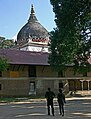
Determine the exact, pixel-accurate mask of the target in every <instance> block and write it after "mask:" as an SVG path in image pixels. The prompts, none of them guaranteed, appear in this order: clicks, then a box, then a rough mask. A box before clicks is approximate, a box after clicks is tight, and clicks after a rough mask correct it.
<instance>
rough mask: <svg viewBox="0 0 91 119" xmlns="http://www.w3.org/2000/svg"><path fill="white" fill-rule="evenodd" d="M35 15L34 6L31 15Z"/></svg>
mask: <svg viewBox="0 0 91 119" xmlns="http://www.w3.org/2000/svg"><path fill="white" fill-rule="evenodd" d="M34 14H35V11H34V6H33V4H32V7H31V15H34Z"/></svg>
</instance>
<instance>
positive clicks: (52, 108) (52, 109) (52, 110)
mask: <svg viewBox="0 0 91 119" xmlns="http://www.w3.org/2000/svg"><path fill="white" fill-rule="evenodd" d="M47 107H48V115H50V107H51V112H52V115H53V116H54V107H53V104H51V105H47Z"/></svg>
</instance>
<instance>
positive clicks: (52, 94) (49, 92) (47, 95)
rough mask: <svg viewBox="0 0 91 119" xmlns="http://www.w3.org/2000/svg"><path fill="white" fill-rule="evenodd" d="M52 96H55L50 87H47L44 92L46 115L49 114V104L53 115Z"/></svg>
mask: <svg viewBox="0 0 91 119" xmlns="http://www.w3.org/2000/svg"><path fill="white" fill-rule="evenodd" d="M54 97H55V94H54V92H53V91H51V89H50V88H48V91H46V94H45V98H46V99H47V108H48V115H50V106H51V110H52V115H53V116H54V106H53V99H54Z"/></svg>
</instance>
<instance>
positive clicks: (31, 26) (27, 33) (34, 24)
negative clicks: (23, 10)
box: [17, 5, 49, 43]
mask: <svg viewBox="0 0 91 119" xmlns="http://www.w3.org/2000/svg"><path fill="white" fill-rule="evenodd" d="M29 37H31V38H32V37H33V38H44V39H45V38H48V37H49V35H48V31H47V30H46V29H45V28H44V27H43V26H42V25H41V24H40V23H39V22H38V20H37V18H36V16H35V11H34V7H33V5H32V7H31V14H30V17H29V19H28V22H27V23H26V24H25V25H24V26H23V27H22V28H21V30H20V31H19V33H18V35H17V42H18V43H19V42H20V41H23V40H27V39H28V38H29Z"/></svg>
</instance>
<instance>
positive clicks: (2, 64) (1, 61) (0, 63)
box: [0, 57, 9, 71]
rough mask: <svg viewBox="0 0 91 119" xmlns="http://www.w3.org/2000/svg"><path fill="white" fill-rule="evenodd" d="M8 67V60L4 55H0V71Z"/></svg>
mask: <svg viewBox="0 0 91 119" xmlns="http://www.w3.org/2000/svg"><path fill="white" fill-rule="evenodd" d="M8 67H9V64H8V60H7V59H6V58H4V57H0V71H6V70H7V69H8Z"/></svg>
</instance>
